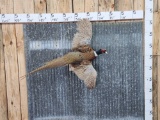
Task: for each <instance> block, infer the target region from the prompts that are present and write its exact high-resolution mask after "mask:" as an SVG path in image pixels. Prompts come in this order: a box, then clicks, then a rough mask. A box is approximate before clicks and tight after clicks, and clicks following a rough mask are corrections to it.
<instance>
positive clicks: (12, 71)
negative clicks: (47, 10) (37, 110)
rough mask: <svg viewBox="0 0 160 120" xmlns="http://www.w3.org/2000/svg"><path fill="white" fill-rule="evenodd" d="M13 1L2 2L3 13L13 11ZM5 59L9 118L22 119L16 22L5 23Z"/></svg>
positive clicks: (11, 119)
mask: <svg viewBox="0 0 160 120" xmlns="http://www.w3.org/2000/svg"><path fill="white" fill-rule="evenodd" d="M13 8H14V6H13V1H12V0H5V1H3V2H2V9H1V10H2V11H1V12H2V13H13ZM2 31H3V43H4V56H5V57H4V59H5V72H6V86H7V102H8V119H9V120H21V106H20V104H21V103H20V91H19V79H18V72H19V71H18V63H17V49H16V47H17V43H16V42H17V41H16V36H15V34H16V33H15V28H14V24H3V25H2Z"/></svg>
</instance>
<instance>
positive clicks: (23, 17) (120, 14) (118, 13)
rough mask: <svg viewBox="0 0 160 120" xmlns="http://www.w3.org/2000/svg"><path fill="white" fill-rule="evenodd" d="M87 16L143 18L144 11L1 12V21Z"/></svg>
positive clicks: (70, 18)
mask: <svg viewBox="0 0 160 120" xmlns="http://www.w3.org/2000/svg"><path fill="white" fill-rule="evenodd" d="M83 18H87V19H89V20H90V21H97V20H123V19H143V11H139V10H137V11H113V12H85V13H55V14H53V13H42V14H0V23H31V22H33V23H35V22H71V21H78V20H80V19H83Z"/></svg>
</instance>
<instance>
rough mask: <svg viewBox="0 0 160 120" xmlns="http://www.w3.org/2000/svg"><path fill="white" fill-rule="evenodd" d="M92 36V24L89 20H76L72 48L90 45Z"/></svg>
mask: <svg viewBox="0 0 160 120" xmlns="http://www.w3.org/2000/svg"><path fill="white" fill-rule="evenodd" d="M91 38H92V24H91V22H90V21H89V20H87V19H83V20H81V21H78V22H77V33H76V34H75V35H74V38H73V42H72V49H76V48H78V47H80V46H85V45H90V43H91Z"/></svg>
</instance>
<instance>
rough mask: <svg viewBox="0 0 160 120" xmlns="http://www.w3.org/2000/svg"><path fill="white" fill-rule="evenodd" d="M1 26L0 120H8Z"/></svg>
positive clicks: (0, 30) (0, 28) (0, 29)
mask: <svg viewBox="0 0 160 120" xmlns="http://www.w3.org/2000/svg"><path fill="white" fill-rule="evenodd" d="M3 52H4V51H3V41H2V26H1V25H0V120H8V115H7V92H6V79H5V69H4V53H3Z"/></svg>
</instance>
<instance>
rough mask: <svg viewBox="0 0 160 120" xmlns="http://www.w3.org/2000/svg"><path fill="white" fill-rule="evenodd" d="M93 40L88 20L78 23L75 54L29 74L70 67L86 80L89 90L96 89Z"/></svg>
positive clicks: (80, 77) (74, 39) (74, 47)
mask: <svg viewBox="0 0 160 120" xmlns="http://www.w3.org/2000/svg"><path fill="white" fill-rule="evenodd" d="M91 38H92V25H91V22H90V21H89V20H87V19H83V20H81V21H79V22H77V33H76V34H75V35H74V38H73V42H72V50H73V52H69V53H68V54H66V55H64V56H62V57H59V58H57V59H54V60H52V61H49V62H47V63H45V65H43V66H42V67H39V68H37V69H35V70H33V71H31V72H30V73H28V74H27V75H29V74H33V73H35V72H37V71H40V70H44V69H48V68H55V67H60V66H65V65H69V68H70V71H73V72H74V73H75V74H76V75H77V76H78V78H79V79H81V80H84V83H85V85H86V86H87V87H88V88H90V89H91V88H94V87H95V85H96V77H97V72H96V70H95V69H94V68H93V66H92V63H91V61H92V60H93V59H94V58H96V56H95V53H94V50H93V49H92V48H91V47H90V43H91Z"/></svg>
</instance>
